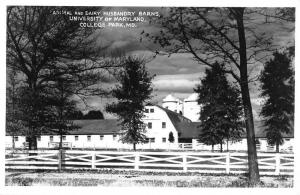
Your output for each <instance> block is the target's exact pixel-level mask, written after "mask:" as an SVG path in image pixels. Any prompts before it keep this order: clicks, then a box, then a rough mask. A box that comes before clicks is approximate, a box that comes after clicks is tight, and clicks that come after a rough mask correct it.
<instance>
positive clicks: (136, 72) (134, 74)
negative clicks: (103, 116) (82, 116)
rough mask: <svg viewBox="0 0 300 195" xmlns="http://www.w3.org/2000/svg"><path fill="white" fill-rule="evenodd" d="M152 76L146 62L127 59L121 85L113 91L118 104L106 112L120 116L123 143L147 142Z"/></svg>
mask: <svg viewBox="0 0 300 195" xmlns="http://www.w3.org/2000/svg"><path fill="white" fill-rule="evenodd" d="M152 79H153V76H150V75H149V73H148V71H147V70H146V68H145V63H144V60H142V59H139V58H137V57H131V56H129V57H127V58H126V59H125V61H124V64H123V70H122V71H121V72H120V73H119V74H118V76H117V80H118V81H119V83H120V84H119V85H117V86H116V88H115V89H113V91H112V96H113V97H115V98H117V99H118V102H117V103H112V104H109V105H107V107H106V110H107V111H108V112H110V113H115V114H117V115H118V116H119V118H120V120H121V126H122V131H123V132H122V136H121V141H122V142H123V143H130V144H133V149H134V150H136V144H138V143H144V142H145V139H146V137H145V135H144V132H145V128H146V126H145V124H144V122H143V121H142V118H143V117H144V105H145V103H146V101H147V100H149V99H150V94H151V93H152V90H153V89H152V87H151V84H152V82H151V80H152Z"/></svg>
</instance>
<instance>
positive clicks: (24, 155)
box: [5, 150, 294, 175]
mask: <svg viewBox="0 0 300 195" xmlns="http://www.w3.org/2000/svg"><path fill="white" fill-rule="evenodd" d="M247 162H248V160H247V154H246V153H212V152H205V153H202V152H201V153H200V152H198V153H196V152H111V151H75V150H66V151H64V150H61V151H54V150H46V151H26V152H24V151H18V152H16V151H15V152H11V151H6V159H5V168H6V169H54V170H57V169H103V168H113V169H133V170H143V171H145V170H146V171H169V172H173V171H176V172H178V171H182V172H187V171H188V172H201V173H245V172H248V163H247ZM258 163H259V169H260V174H262V175H293V172H294V155H293V154H283V153H258Z"/></svg>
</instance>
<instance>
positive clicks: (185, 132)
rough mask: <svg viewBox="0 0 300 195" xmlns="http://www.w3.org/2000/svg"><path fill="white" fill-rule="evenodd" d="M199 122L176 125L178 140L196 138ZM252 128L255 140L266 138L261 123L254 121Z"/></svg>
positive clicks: (244, 136)
mask: <svg viewBox="0 0 300 195" xmlns="http://www.w3.org/2000/svg"><path fill="white" fill-rule="evenodd" d="M200 125H201V122H192V123H185V122H182V123H180V124H178V127H179V130H180V131H178V132H179V137H180V138H198V137H199V134H200V133H201V128H200ZM254 128H255V137H257V138H266V132H265V127H264V126H263V122H262V121H254ZM282 136H283V137H284V138H292V137H294V132H291V133H289V134H282ZM246 137H247V134H246V131H244V133H243V134H242V138H246Z"/></svg>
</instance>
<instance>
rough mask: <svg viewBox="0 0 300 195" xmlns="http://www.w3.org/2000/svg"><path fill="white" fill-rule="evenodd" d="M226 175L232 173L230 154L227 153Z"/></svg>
mask: <svg viewBox="0 0 300 195" xmlns="http://www.w3.org/2000/svg"><path fill="white" fill-rule="evenodd" d="M226 173H227V174H229V173H230V153H229V152H227V153H226Z"/></svg>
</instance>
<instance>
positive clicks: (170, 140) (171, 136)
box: [168, 131, 175, 143]
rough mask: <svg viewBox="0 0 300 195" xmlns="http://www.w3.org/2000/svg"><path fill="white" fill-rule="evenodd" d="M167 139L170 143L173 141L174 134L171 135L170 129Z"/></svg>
mask: <svg viewBox="0 0 300 195" xmlns="http://www.w3.org/2000/svg"><path fill="white" fill-rule="evenodd" d="M168 141H169V142H170V143H173V142H174V141H175V139H174V135H173V132H172V131H170V133H169V138H168Z"/></svg>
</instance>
